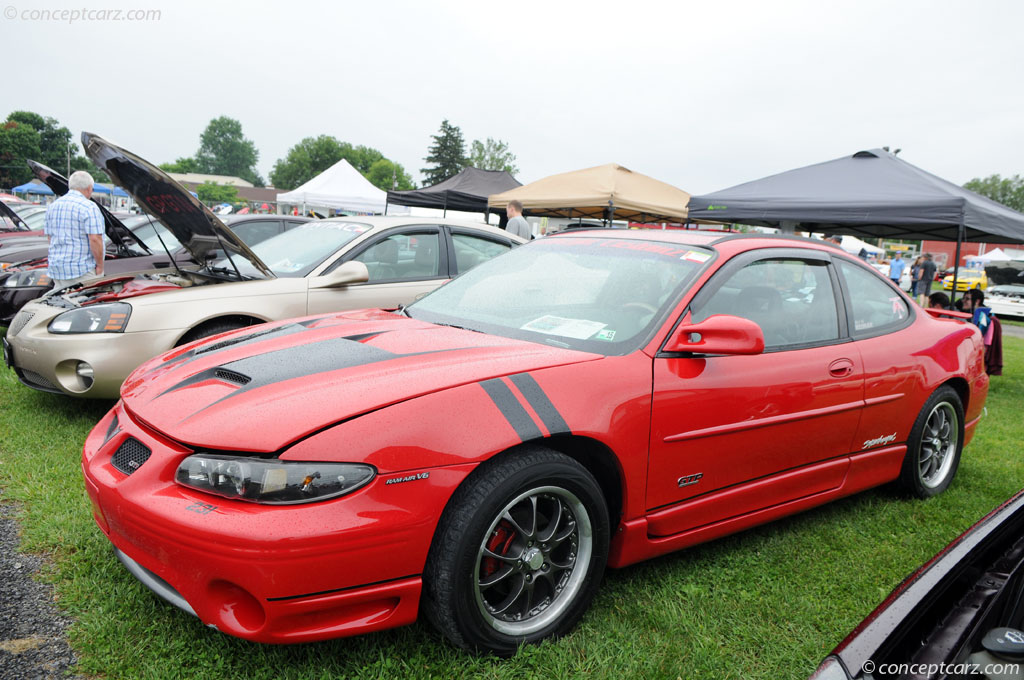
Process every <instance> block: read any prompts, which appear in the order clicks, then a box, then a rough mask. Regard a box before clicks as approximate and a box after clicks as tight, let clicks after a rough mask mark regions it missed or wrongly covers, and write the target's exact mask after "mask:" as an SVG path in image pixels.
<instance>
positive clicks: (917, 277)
mask: <svg viewBox="0 0 1024 680" xmlns="http://www.w3.org/2000/svg"><path fill="white" fill-rule="evenodd" d="M923 262H924V256H923V255H918V256H917V259H916V260H914V263H913V264H912V265H910V295H911V297H913V296H914V295H917V284H918V283H919V282H920V281H921V263H923Z"/></svg>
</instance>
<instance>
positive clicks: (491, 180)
mask: <svg viewBox="0 0 1024 680" xmlns="http://www.w3.org/2000/svg"><path fill="white" fill-rule="evenodd" d="M518 186H522V182H520V181H519V180H517V179H516V178H515V177H513V176H512V175H511V174H509V173H508V172H505V171H504V170H481V169H479V168H465V169H464V170H462V171H461V172H459V173H458V174H457V175H454V176H452V177H449V178H448V179H446V180H444V181H443V182H438V183H437V184H435V185H433V186H429V187H426V188H424V189H413V190H412V191H389V192H388V201H387V202H388V205H391V204H394V205H405V206H413V207H418V208H438V209H440V210H444V211H445V214H447V213H448V211H449V210H462V211H465V212H482V213H486V212H487V197H488V196H490V195H491V194H499V193H501V192H502V191H508V190H509V189H515V188H516V187H518ZM386 212H387V209H386V208H385V213H386Z"/></svg>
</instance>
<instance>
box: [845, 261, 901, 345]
mask: <svg viewBox="0 0 1024 680" xmlns="http://www.w3.org/2000/svg"><path fill="white" fill-rule="evenodd" d="M839 271H840V272H842V274H843V278H844V279H846V288H847V292H848V293H849V299H850V306H851V308H852V312H853V319H852V321H853V328H852V331H853V332H854V333H872V334H873V333H876V332H879V331H886V330H895V329H896V328H898V327H900V326H902V325H903V324H904V322H905V321H906V320H907V318H909V317H910V308H909V307H908V306H907V302H906V300H904V299H903V297H902V296H901V295H900V294H899V293H897V292H896V291H895V290H893V289H892V288H891V287H889V285H888V284H886V283H885V282H884V281H879V280H878V277H876V276H874V275H873V274H872V273H871V272H868V271H865V270H864V269H862V268H860V267H858V266H857V265H855V264H851V263H849V262H843V261H842V260H839Z"/></svg>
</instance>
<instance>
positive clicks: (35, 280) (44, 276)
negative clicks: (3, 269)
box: [4, 268, 52, 288]
mask: <svg viewBox="0 0 1024 680" xmlns="http://www.w3.org/2000/svg"><path fill="white" fill-rule="evenodd" d="M51 281H52V279H50V274H49V273H48V272H47V271H46V269H45V268H43V269H30V270H28V271H24V272H14V273H13V274H11V275H10V276H8V277H7V280H5V281H4V288H22V287H26V286H47V285H49V284H50V282H51Z"/></svg>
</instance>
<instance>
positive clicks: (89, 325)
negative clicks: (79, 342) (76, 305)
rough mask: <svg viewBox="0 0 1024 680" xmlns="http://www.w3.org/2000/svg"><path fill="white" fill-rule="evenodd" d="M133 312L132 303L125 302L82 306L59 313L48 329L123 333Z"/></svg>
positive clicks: (74, 331) (58, 331)
mask: <svg viewBox="0 0 1024 680" xmlns="http://www.w3.org/2000/svg"><path fill="white" fill-rule="evenodd" d="M131 313H132V307H131V305H129V304H127V303H124V302H111V303H109V304H102V305H93V306H91V307H82V308H81V309H72V310H71V311H69V312H64V313H63V314H59V315H58V316H57V317H56V318H54V320H53V321H51V322H50V325H49V326H47V327H46V330H48V331H50V332H51V333H123V332H124V327H125V326H127V325H128V317H129V316H131Z"/></svg>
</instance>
